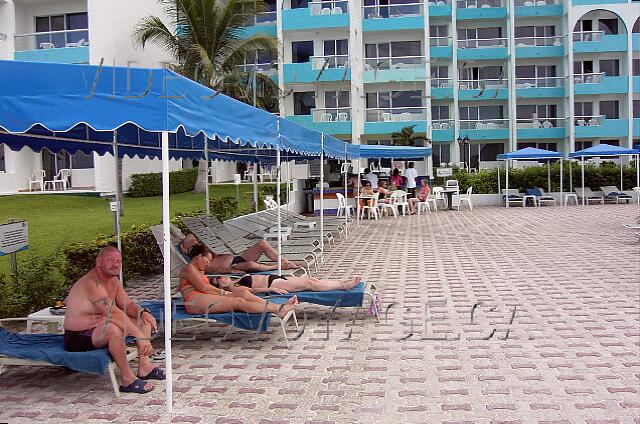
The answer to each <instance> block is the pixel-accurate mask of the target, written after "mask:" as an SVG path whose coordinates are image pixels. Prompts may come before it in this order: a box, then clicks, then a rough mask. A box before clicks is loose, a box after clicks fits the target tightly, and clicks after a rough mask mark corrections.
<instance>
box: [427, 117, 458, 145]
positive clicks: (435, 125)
mask: <svg viewBox="0 0 640 424" xmlns="http://www.w3.org/2000/svg"><path fill="white" fill-rule="evenodd" d="M454 125H455V124H454V122H453V119H439V120H435V121H432V122H431V128H432V129H433V131H432V132H431V137H432V141H453V133H454V129H455V128H454Z"/></svg>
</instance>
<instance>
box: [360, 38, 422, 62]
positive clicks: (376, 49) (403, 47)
mask: <svg viewBox="0 0 640 424" xmlns="http://www.w3.org/2000/svg"><path fill="white" fill-rule="evenodd" d="M364 52H365V57H366V58H370V59H373V58H384V57H406V56H418V57H419V56H421V55H422V51H421V48H420V41H394V42H391V43H375V44H365V46H364ZM383 66H387V69H388V66H389V63H387V62H385V63H384V64H381V65H380V66H379V69H383V68H382V67H383Z"/></svg>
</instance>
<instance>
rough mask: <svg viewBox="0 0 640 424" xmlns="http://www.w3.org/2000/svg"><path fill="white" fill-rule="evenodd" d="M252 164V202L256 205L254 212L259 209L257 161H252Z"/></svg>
mask: <svg viewBox="0 0 640 424" xmlns="http://www.w3.org/2000/svg"><path fill="white" fill-rule="evenodd" d="M252 164H253V173H252V180H253V203H254V204H255V207H256V212H258V211H259V210H260V205H259V204H258V162H252Z"/></svg>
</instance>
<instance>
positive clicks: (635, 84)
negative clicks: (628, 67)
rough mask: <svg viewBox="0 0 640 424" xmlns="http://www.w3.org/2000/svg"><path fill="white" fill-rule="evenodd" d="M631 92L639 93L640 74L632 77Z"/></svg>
mask: <svg viewBox="0 0 640 424" xmlns="http://www.w3.org/2000/svg"><path fill="white" fill-rule="evenodd" d="M633 92H634V93H640V75H636V76H634V77H633Z"/></svg>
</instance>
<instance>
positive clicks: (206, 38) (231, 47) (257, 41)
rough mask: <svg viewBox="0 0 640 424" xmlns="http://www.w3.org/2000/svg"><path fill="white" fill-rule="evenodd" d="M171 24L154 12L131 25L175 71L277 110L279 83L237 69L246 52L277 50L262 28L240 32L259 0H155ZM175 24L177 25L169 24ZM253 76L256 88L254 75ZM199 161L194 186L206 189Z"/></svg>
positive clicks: (272, 53)
mask: <svg viewBox="0 0 640 424" xmlns="http://www.w3.org/2000/svg"><path fill="white" fill-rule="evenodd" d="M159 1H160V3H162V4H164V5H165V14H166V17H168V18H169V19H170V21H171V29H170V28H169V27H167V26H166V25H165V23H164V22H163V21H162V19H161V18H159V17H157V16H147V17H145V18H143V19H142V20H140V22H139V23H138V25H137V26H136V27H135V29H134V34H133V37H134V42H135V44H136V45H138V46H140V47H142V48H144V47H145V46H146V45H147V43H153V44H156V45H158V46H160V47H161V48H163V49H164V50H166V51H167V52H168V53H169V54H170V55H171V56H172V57H173V59H174V63H173V64H171V65H168V66H169V68H170V69H172V70H174V71H175V72H177V73H179V74H181V75H183V76H185V77H187V78H190V79H193V80H194V81H197V82H199V83H200V84H202V85H205V86H207V87H209V88H212V89H214V90H216V91H219V92H222V93H224V94H227V95H229V96H231V97H233V98H235V99H238V100H240V101H243V102H245V103H249V104H253V101H254V97H253V92H254V89H255V92H256V98H255V105H256V106H257V107H259V108H263V109H266V110H269V111H271V112H276V111H277V107H278V94H279V90H278V86H277V85H276V84H275V82H274V81H273V80H272V79H271V78H269V77H268V76H266V75H263V74H260V73H256V74H255V75H253V74H250V73H249V72H246V71H245V70H243V69H241V68H240V67H239V65H242V64H244V61H245V58H246V57H252V56H253V55H254V54H256V52H257V51H264V52H266V53H267V54H269V55H270V56H271V57H272V58H276V57H277V54H278V42H277V39H276V38H274V37H272V36H270V35H266V34H263V33H256V34H254V35H251V36H249V37H243V28H244V27H246V26H248V24H249V21H250V19H252V17H253V16H254V15H255V14H256V13H259V12H263V11H266V4H265V3H264V2H263V1H262V0H159ZM174 27H175V31H174V30H173V28H174ZM254 80H255V82H256V84H255V88H254V87H253V81H254ZM202 162H203V161H201V163H200V164H199V167H198V168H199V170H200V171H199V172H198V181H197V182H196V191H204V190H205V189H206V186H207V183H206V175H205V169H206V164H204V163H202Z"/></svg>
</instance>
